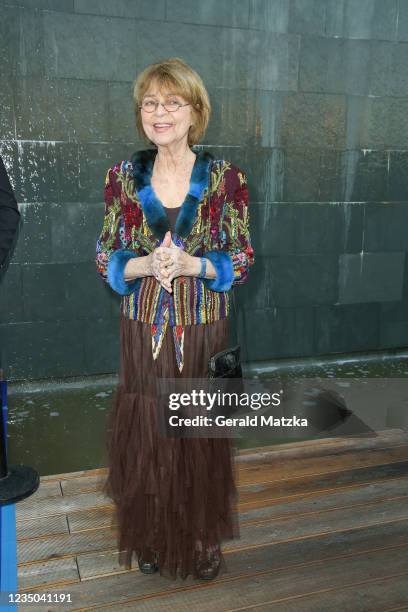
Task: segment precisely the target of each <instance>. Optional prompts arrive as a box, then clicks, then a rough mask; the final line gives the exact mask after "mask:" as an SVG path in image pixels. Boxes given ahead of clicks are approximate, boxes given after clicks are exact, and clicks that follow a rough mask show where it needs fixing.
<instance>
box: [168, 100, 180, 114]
mask: <svg viewBox="0 0 408 612" xmlns="http://www.w3.org/2000/svg"><path fill="white" fill-rule="evenodd" d="M164 108H165V109H166V111H170V112H173V111H176V110H178V109H179V108H180V102H177V100H170V101H169V102H166V104H165V105H164Z"/></svg>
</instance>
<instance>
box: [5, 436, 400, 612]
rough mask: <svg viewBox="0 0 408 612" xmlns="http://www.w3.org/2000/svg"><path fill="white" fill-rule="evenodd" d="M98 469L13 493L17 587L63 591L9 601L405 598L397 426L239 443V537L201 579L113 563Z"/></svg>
mask: <svg viewBox="0 0 408 612" xmlns="http://www.w3.org/2000/svg"><path fill="white" fill-rule="evenodd" d="M104 473H105V470H92V471H85V472H75V473H70V474H60V475H54V476H49V477H45V478H42V479H41V485H40V488H39V489H38V490H37V492H36V493H35V494H34V495H33V496H31V497H30V498H28V499H26V500H24V501H23V502H20V503H19V504H17V554H18V562H19V563H18V579H19V592H29V593H44V592H46V593H58V592H59V591H62V592H64V593H70V594H71V598H72V604H71V605H66V604H48V605H38V604H35V605H31V606H30V605H20V606H19V610H34V611H37V612H39V611H40V610H56V611H61V610H121V611H122V610H156V611H159V610H160V611H163V610H168V611H170V610H171V611H172V612H180V611H182V610H188V611H189V612H191V611H193V610H194V612H195V611H199V610H211V611H212V612H214V611H221V610H223V611H224V610H230V611H232V610H234V611H236V610H256V611H261V610H262V611H264V610H272V611H274V612H283V611H285V612H303V611H306V610H307V611H313V612H317V611H322V612H329V611H331V610H336V611H337V610H339V611H340V610H341V611H342V612H344V611H347V610H348V611H352V612H359V611H363V610H364V611H368V610H370V611H371V610H378V611H380V610H381V612H387V611H388V612H391V610H393V611H394V610H408V503H407V500H408V432H407V431H404V430H397V429H394V430H387V431H384V432H380V433H379V435H378V436H377V437H375V438H367V437H354V438H352V437H348V438H336V439H326V440H321V441H310V442H297V443H292V444H285V445H280V446H275V447H268V448H259V449H251V450H247V451H245V452H241V453H240V455H239V457H238V458H237V475H238V484H239V492H240V500H239V511H240V530H241V537H240V539H238V540H234V541H231V542H229V543H228V544H226V545H225V546H224V552H225V553H226V554H225V559H226V563H227V567H228V573H225V574H223V575H222V576H221V577H219V578H218V579H216V580H214V581H210V582H204V581H198V580H194V579H192V578H189V579H187V580H186V581H184V582H183V581H181V580H177V581H171V580H169V579H167V578H163V577H160V576H159V575H158V574H154V575H151V576H149V575H144V574H142V573H141V572H140V571H139V569H138V567H137V563H135V566H136V567H135V569H133V568H132V569H131V570H130V571H126V570H123V569H122V568H121V567H120V566H119V565H118V561H117V550H116V534H115V530H114V529H112V528H111V526H110V523H111V518H112V506H111V505H110V504H109V500H107V499H106V498H104V497H103V496H102V495H101V494H100V492H98V486H99V484H100V482H101V480H100V479H101V478H103V475H104Z"/></svg>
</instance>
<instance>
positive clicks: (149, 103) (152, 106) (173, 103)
mask: <svg viewBox="0 0 408 612" xmlns="http://www.w3.org/2000/svg"><path fill="white" fill-rule="evenodd" d="M159 104H161V105H162V107H163V108H164V109H165V110H166V111H168V112H169V113H174V112H175V111H178V109H179V108H181V107H182V106H189V102H187V104H181V102H177V100H170V102H166V103H165V104H163V103H162V102H157V101H155V100H145V101H144V102H142V104H141V105H140V106H139V108H140V109H142V110H144V111H145V113H153V111H155V110H157V107H158V106H159Z"/></svg>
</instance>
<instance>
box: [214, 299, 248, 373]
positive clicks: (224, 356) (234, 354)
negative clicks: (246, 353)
mask: <svg viewBox="0 0 408 612" xmlns="http://www.w3.org/2000/svg"><path fill="white" fill-rule="evenodd" d="M232 302H233V305H234V312H235V318H236V322H237V326H238V318H237V316H236V312H237V311H236V305H235V295H234V290H232ZM208 376H209V378H242V365H241V346H240V345H239V344H234V345H233V346H230V347H229V348H226V349H224V350H223V351H219V352H218V353H215V355H212V356H211V357H210V359H209V360H208Z"/></svg>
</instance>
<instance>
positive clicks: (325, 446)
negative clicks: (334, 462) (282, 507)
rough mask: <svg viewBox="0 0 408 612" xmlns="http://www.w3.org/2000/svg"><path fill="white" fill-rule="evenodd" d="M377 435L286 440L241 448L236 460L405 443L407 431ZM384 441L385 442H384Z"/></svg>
mask: <svg viewBox="0 0 408 612" xmlns="http://www.w3.org/2000/svg"><path fill="white" fill-rule="evenodd" d="M376 434H377V435H372V434H370V435H357V436H342V437H339V438H334V437H332V438H319V439H318V440H316V439H313V440H304V441H303V442H288V443H285V444H274V445H272V446H259V447H251V448H246V449H241V450H239V451H238V454H237V461H239V462H245V461H252V456H256V455H265V454H273V455H275V456H282V457H283V456H296V455H302V456H304V457H307V456H312V455H315V456H317V455H322V454H323V455H324V454H326V453H330V452H333V451H337V452H343V451H344V452H347V451H348V450H353V449H358V448H376V447H377V446H385V445H386V446H388V445H389V446H392V445H394V444H406V443H407V440H408V432H407V431H406V430H405V429H384V430H382V431H377V432H376ZM384 443H385V444H384Z"/></svg>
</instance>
